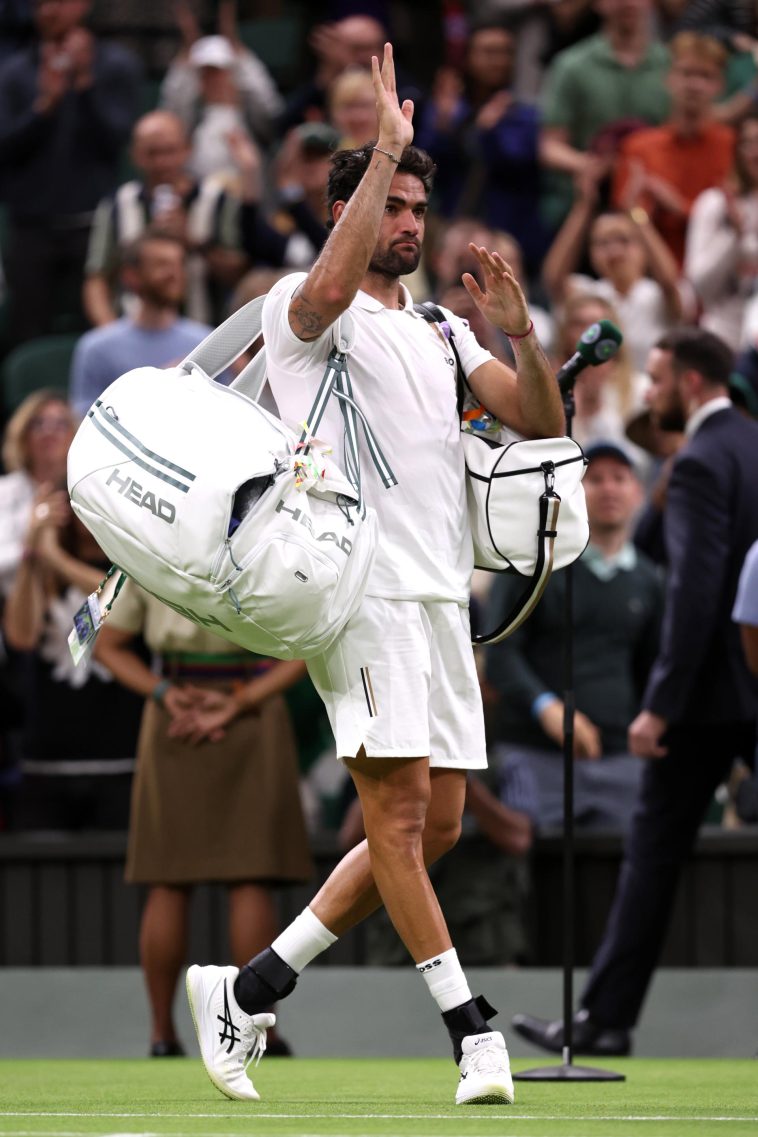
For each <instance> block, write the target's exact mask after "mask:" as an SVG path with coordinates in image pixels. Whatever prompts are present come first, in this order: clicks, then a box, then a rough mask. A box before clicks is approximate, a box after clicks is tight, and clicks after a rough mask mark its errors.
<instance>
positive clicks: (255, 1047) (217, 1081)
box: [187, 964, 276, 1101]
mask: <svg viewBox="0 0 758 1137" xmlns="http://www.w3.org/2000/svg"><path fill="white" fill-rule="evenodd" d="M238 974H239V968H237V967H213V966H212V965H211V966H208V967H199V966H198V965H197V964H194V965H193V966H192V967H190V968H189V970H188V971H187V998H188V999H189V1005H190V1010H191V1011H192V1018H193V1020H194V1022H195V1030H196V1031H197V1040H198V1042H199V1043H200V1054H201V1055H202V1059H203V1063H204V1065H205V1069H206V1072H207V1074H208V1077H209V1078H210V1080H211V1081H212V1082H213V1084H214V1086H216V1088H217V1089H219V1090H221V1093H222V1094H226V1096H227V1097H228V1098H235V1099H236V1100H237V1101H260V1094H259V1093H258V1091H257V1090H256V1089H255V1086H254V1085H253V1083H252V1082H251V1081H250V1079H249V1078H248V1076H247V1068H248V1066H249V1065H250V1063H251V1062H252V1061H254V1060H257V1062H260V1060H261V1057H262V1056H263V1054H264V1053H265V1051H266V1031H267V1030H268V1028H269V1027H272V1026H273V1025H274V1023H275V1022H276V1015H272V1014H270V1013H266V1014H260V1015H247V1014H245V1012H244V1011H243V1010H242V1009H241V1008H240V1006H239V1004H238V1003H237V1000H236V999H235V997H234V980H235V979H236V978H237V975H238ZM257 1062H256V1064H257Z"/></svg>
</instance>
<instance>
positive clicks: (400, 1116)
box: [0, 1106, 758, 1137]
mask: <svg viewBox="0 0 758 1137" xmlns="http://www.w3.org/2000/svg"><path fill="white" fill-rule="evenodd" d="M470 1108H478V1107H475V1106H474V1107H470ZM484 1109H487V1107H486V1106H485V1107H483V1110H482V1112H481V1113H478V1112H477V1113H476V1114H472V1113H468V1112H465V1113H464V1112H460V1113H311V1112H310V1111H309V1112H308V1113H307V1114H305V1113H259V1112H258V1110H257V1109H254V1110H251V1112H250V1113H248V1114H244V1115H243V1116H235V1115H234V1114H231V1113H192V1114H187V1113H96V1112H89V1111H87V1110H77V1111H73V1110H71V1111H63V1110H61V1111H52V1110H0V1118H3V1117H82V1118H89V1119H90V1120H92V1121H94V1120H97V1119H98V1118H106V1117H125V1118H129V1117H135V1118H143V1117H147V1118H153V1119H163V1120H166V1121H187V1120H192V1119H194V1118H202V1119H204V1120H208V1119H210V1120H214V1121H225V1122H227V1123H228V1122H230V1121H231V1122H235V1123H247V1122H250V1121H255V1120H257V1119H263V1120H265V1121H276V1120H277V1119H280V1120H282V1121H308V1120H311V1121H456V1122H462V1121H473V1122H477V1123H478V1122H480V1121H539V1122H542V1121H598V1122H605V1121H724V1122H730V1121H748V1122H749V1121H752V1122H755V1123H758V1114H754V1115H753V1116H752V1117H717V1116H713V1115H712V1114H708V1115H705V1116H692V1115H691V1114H681V1115H680V1114H665V1115H664V1114H660V1115H658V1114H646V1115H644V1116H643V1115H637V1114H631V1113H630V1114H603V1115H602V1116H600V1115H598V1114H585V1113H574V1114H569V1113H559V1114H548V1113H513V1112H507V1113H490V1112H489V1110H488V1111H487V1112H486V1113H485V1112H484ZM142 1137H147V1134H143V1135H142ZM197 1137H203V1135H201V1134H197ZM205 1137H215V1135H211V1134H207V1135H205Z"/></svg>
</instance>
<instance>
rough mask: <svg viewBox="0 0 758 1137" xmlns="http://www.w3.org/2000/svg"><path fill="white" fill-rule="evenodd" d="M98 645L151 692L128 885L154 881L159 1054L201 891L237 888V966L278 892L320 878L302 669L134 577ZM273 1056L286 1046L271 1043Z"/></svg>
mask: <svg viewBox="0 0 758 1137" xmlns="http://www.w3.org/2000/svg"><path fill="white" fill-rule="evenodd" d="M137 636H141V637H142V639H143V640H144V642H145V643H146V644H147V647H148V648H149V649H150V651H151V652H153V653H154V667H153V669H151V668H150V667H149V666H148V665H147V664H146V663H145V662H144V661H143V660H142V658H140V656H139V655H138V654H137V652H136V651H135V650H134V643H133V641H134V639H135V637H137ZM95 651H96V656H97V658H98V659H100V660H101V661H102V662H103V663H104V664H105V665H106V666H107V667H108V668H109V670H110V671H111V672H112V673H113V675H114V676H115V677H116V678H117V679H118V680H119V681H120V682H121V683H123V684H124V686H126V687H129V688H131V690H133V691H136V692H138V693H139V694H141V695H144V696H145V697H146V702H145V708H144V712H143V716H142V725H141V730H140V736H139V742H138V746H137V769H136V773H135V777H134V786H133V792H132V807H131V818H130V826H129V843H128V850H127V864H126V879H127V881H129V882H130V883H134V884H147V885H149V886H150V887H149V892H148V896H147V900H146V903H145V907H144V909H143V913H142V922H141V926H140V959H141V963H142V969H143V972H144V975H145V982H146V986H147V991H148V997H149V1000H150V1010H151V1018H152V1026H151V1050H150V1052H151V1054H152V1055H154V1056H155V1057H163V1056H169V1055H174V1054H182V1053H183V1051H182V1048H181V1044H180V1043H179V1041H178V1039H177V1035H176V1029H175V1026H174V1020H173V1000H174V994H175V990H176V984H177V981H178V978H179V974H180V972H181V970H182V968H183V966H184V963H185V956H186V945H187V925H188V913H189V901H190V895H191V889H192V886H193V885H196V884H200V883H203V882H208V881H220V882H223V883H225V884H226V885H227V886H228V891H229V941H230V948H231V955H232V959H233V960H234V962H235V963H238V964H239V965H240V966H242V964H243V963H245V962H246V961H247V960H248V959H250V958H251V956H253V955H255V954H256V953H257V952H258V951H260V950H261V949H262V948H264V947H265V946H266V945H267V944H268V943H270V942H271V940H272V938H273V937H274V936H275V935H276V933H277V930H278V929H277V926H276V925H277V918H276V908H275V903H274V897H273V893H272V887H273V886H277V885H283V884H291V883H300V882H304V881H307V880H308V879H309V877H310V876H311V872H312V863H311V858H310V852H309V847H308V839H307V834H306V829H305V823H304V820H303V814H302V809H301V805H300V796H299V783H298V765H297V754H296V750H295V741H294V735H293V732H292V726H291V723H290V719H289V715H288V711H287V707H286V704H285V702H284V699H283V698H282V695H281V693H282V692H283V691H284V690H286V689H287V688H288V687H290V686H291V685H292V684H293V683H295V682H296V681H297V680H298V679H300V678H301V676H302V675H304V673H305V665H304V664H303V663H301V662H299V661H292V662H286V663H283V662H280V661H278V660H272V659H267V658H264V657H262V656H257V655H253V654H252V653H251V652H246V651H240V649H239V648H237V647H235V645H234V644H230V643H227V641H226V640H222V639H220V638H219V637H218V636H216V635H213V634H212V633H211V632H208V631H206V630H205V629H204V628H201V627H198V626H197V625H195V624H193V623H191V622H190V621H189V620H186V619H185V618H184V617H183V616H179V615H178V614H177V613H175V612H174V611H172V609H170V608H168V607H167V606H166V605H164V604H162V603H161V602H160V601H158V600H155V599H154V598H153V597H152V596H150V595H148V594H147V593H146V592H143V591H142V590H141V589H140V588H138V587H137V586H136V585H134V584H133V582H131V581H129V582H128V583H127V584H126V585H125V587H124V588H123V590H122V592H121V594H120V595H119V597H118V601H117V602H116V604H115V605H114V607H113V611H112V614H111V616H110V617H109V619H108V621H107V623H106V624H105V626H104V627H103V628H102V631H101V632H100V635H99V637H98V640H97V645H96V649H95ZM272 1044H273V1045H272ZM269 1051H270V1052H272V1053H277V1052H279V1053H287V1052H288V1050H287V1048H286V1044H285V1043H283V1042H282V1041H281V1040H277V1038H276V1037H274V1038H273V1039H271V1042H270V1043H269Z"/></svg>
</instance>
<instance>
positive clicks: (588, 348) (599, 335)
mask: <svg viewBox="0 0 758 1137" xmlns="http://www.w3.org/2000/svg"><path fill="white" fill-rule="evenodd" d="M623 339H624V337H623V336H622V334H621V331H620V329H619V328H617V327H616V325H615V324H614V323H612V322H611V321H610V320H598V321H597V323H595V324H590V326H589V327H588V328H587V329H586V330H585V331H583V332H582V334H581V336H580V337H579V341H578V343H577V345H576V350H577V351H578V352H579V354H580V355H581V357H582V359H584V360H585V361H586V362H587V363H588V364H589V366H590V367H597V365H598V364H599V363H605V362H606V360H608V359H611V357H612V356H614V355H615V354H616V352H617V351H618V349H619V347H620V346H621V344H622V342H623Z"/></svg>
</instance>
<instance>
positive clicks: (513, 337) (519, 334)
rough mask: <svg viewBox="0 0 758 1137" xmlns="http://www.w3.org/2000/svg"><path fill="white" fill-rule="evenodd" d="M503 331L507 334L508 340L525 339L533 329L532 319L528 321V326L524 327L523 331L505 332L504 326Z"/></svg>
mask: <svg viewBox="0 0 758 1137" xmlns="http://www.w3.org/2000/svg"><path fill="white" fill-rule="evenodd" d="M503 331H504V332H505V334H506V335H507V337H508V339H509V340H525V339H526V337H527V336H530V335H531V334H532V332H533V331H534V320H530V321H529V327H528V328H527V329H526V331H525V332H506V331H505V328H503Z"/></svg>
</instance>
